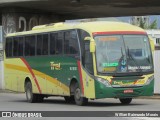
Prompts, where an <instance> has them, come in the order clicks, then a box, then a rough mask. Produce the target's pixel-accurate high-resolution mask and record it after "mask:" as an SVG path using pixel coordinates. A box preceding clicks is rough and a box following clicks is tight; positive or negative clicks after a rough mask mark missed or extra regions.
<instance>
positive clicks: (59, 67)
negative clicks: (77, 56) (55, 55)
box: [50, 62, 61, 70]
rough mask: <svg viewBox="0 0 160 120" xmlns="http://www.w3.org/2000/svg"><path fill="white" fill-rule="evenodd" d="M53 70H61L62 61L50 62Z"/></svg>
mask: <svg viewBox="0 0 160 120" xmlns="http://www.w3.org/2000/svg"><path fill="white" fill-rule="evenodd" d="M50 66H51V70H61V63H54V62H50Z"/></svg>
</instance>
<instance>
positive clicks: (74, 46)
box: [69, 30, 79, 54]
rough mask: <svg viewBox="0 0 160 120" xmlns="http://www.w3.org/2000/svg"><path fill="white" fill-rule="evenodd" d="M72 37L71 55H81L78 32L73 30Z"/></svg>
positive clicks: (70, 42)
mask: <svg viewBox="0 0 160 120" xmlns="http://www.w3.org/2000/svg"><path fill="white" fill-rule="evenodd" d="M70 36H71V37H70V41H69V48H70V54H79V46H78V39H77V33H76V31H75V30H72V31H71V32H70Z"/></svg>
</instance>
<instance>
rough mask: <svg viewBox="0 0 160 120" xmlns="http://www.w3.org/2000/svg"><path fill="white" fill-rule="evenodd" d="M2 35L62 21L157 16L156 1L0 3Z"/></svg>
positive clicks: (19, 0)
mask: <svg viewBox="0 0 160 120" xmlns="http://www.w3.org/2000/svg"><path fill="white" fill-rule="evenodd" d="M0 11H1V16H2V20H1V23H2V25H3V26H4V28H5V32H6V33H9V32H15V31H24V30H30V29H31V28H32V27H33V26H35V25H39V24H46V23H51V22H57V21H64V20H66V19H80V18H94V17H113V16H131V15H132V16H133V15H136V16H138V15H149V14H150V15H151V14H154V15H155V14H160V1H159V0H0Z"/></svg>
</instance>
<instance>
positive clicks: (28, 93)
mask: <svg viewBox="0 0 160 120" xmlns="http://www.w3.org/2000/svg"><path fill="white" fill-rule="evenodd" d="M26 93H27V98H28V99H29V100H30V99H31V92H30V90H29V89H28V90H27V91H26Z"/></svg>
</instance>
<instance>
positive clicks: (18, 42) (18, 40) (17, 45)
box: [13, 37, 23, 57]
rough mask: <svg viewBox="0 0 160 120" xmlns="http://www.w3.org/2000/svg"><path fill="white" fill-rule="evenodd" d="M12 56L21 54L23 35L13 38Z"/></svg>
mask: <svg viewBox="0 0 160 120" xmlns="http://www.w3.org/2000/svg"><path fill="white" fill-rule="evenodd" d="M13 56H14V57H18V56H23V37H14V38H13Z"/></svg>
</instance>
